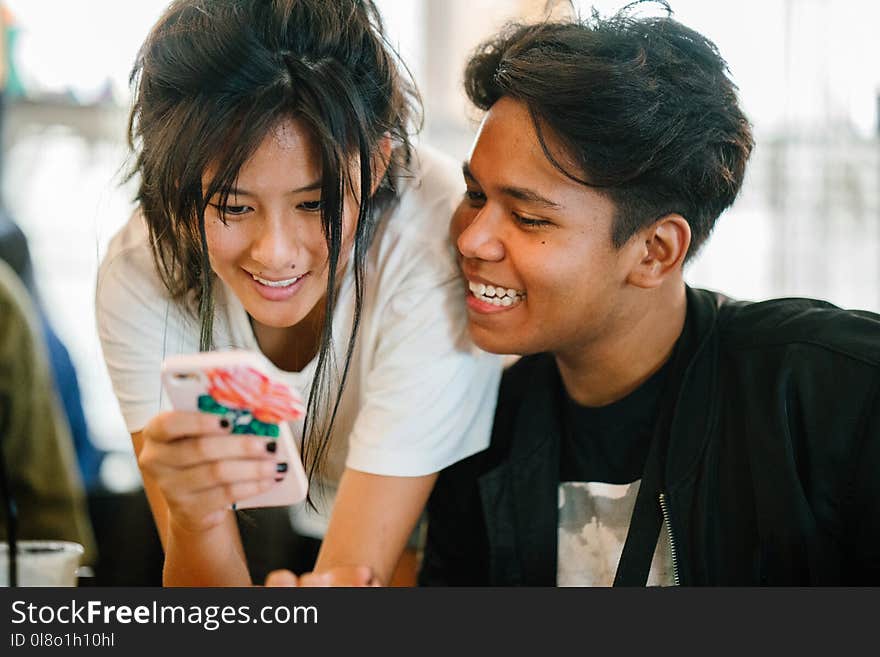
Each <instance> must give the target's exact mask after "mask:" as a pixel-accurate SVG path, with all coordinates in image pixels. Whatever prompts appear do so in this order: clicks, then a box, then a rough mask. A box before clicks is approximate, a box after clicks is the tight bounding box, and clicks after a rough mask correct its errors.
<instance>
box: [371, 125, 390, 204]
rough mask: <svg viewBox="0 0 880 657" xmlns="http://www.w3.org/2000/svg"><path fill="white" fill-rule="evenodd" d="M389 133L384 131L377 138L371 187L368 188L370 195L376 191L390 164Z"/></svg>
mask: <svg viewBox="0 0 880 657" xmlns="http://www.w3.org/2000/svg"><path fill="white" fill-rule="evenodd" d="M391 146H392V144H391V135H390V134H389V133H387V132H386V133H385V134H384V135H382V139H380V140H379V144H378V148H377V149H376V154H375V155H374V156H373V189H371V190H370V196H372V195H373V194H375V193H376V190H377V189H379V185H380V184H382V180H383V179H384V178H385V172H386V171H388V166H389V165H390V164H391Z"/></svg>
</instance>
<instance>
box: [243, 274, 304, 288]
mask: <svg viewBox="0 0 880 657" xmlns="http://www.w3.org/2000/svg"><path fill="white" fill-rule="evenodd" d="M251 276H253V278H254V280H255V281H257V283H260V284H261V285H265V286H266V287H289V286H291V285H293V284H294V283H296V282H297V281H298V280H299V279H301V278H302V277H303V274H301V275H299V276H295V277H293V278H288V279H287V280H284V281H270V280H266V279H265V278H260V277H259V276H257V275H256V274H251Z"/></svg>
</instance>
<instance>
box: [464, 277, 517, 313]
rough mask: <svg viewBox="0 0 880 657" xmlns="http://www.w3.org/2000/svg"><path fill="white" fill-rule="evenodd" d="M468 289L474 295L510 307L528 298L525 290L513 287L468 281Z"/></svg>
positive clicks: (488, 301) (494, 304)
mask: <svg viewBox="0 0 880 657" xmlns="http://www.w3.org/2000/svg"><path fill="white" fill-rule="evenodd" d="M468 289H469V290H470V291H471V294H473V295H474V297H476V298H477V299H479V300H480V301H482V302H484V303H490V304H492V305H493V306H503V307H509V306H512V305H514V304H516V303H519V302H521V301H522V300H523V299H525V298H526V293H525V292H524V291H521V290H516V289H514V288H512V287H501V286H496V285H485V284H483V283H475V282H473V281H468Z"/></svg>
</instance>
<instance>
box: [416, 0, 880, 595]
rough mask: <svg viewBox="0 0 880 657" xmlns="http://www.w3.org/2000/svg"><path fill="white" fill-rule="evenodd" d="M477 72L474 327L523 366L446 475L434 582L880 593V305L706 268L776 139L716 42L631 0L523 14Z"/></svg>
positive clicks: (466, 222)
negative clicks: (752, 121) (745, 186)
mask: <svg viewBox="0 0 880 657" xmlns="http://www.w3.org/2000/svg"><path fill="white" fill-rule="evenodd" d="M666 8H667V10H668V6H666ZM670 13H671V12H670ZM465 86H466V89H467V92H468V95H469V97H470V99H471V100H472V102H473V103H474V104H475V105H476V106H477V107H479V108H480V109H482V110H485V111H486V114H485V117H484V119H483V122H482V125H481V127H480V130H479V133H478V135H477V137H476V141H475V143H474V146H473V150H472V151H471V153H470V156H469V158H468V160H467V163H466V164H465V167H464V179H465V182H466V184H467V193H466V197H465V199H464V200H463V201H462V202H461V204H460V206H459V208H458V210H457V211H456V214H455V216H454V218H453V221H452V225H451V233H452V237H453V239H454V240H455V241H456V244H457V246H458V250H459V253H460V265H461V269H462V272H463V274H464V277H465V278H466V279H467V280H466V284H467V287H468V291H467V293H466V304H467V308H468V318H469V330H470V333H471V336H472V337H473V339H474V341H475V343H476V344H477V345H478V346H480V347H482V348H483V349H486V350H488V351H490V352H495V353H501V354H511V353H512V354H521V355H523V358H522V359H520V360H519V361H518V362H517V363H516V364H515V365H514V366H512V367H511V368H510V369H509V370H507V371H506V372H505V375H504V377H503V382H502V386H501V391H500V393H499V400H498V406H497V411H496V416H495V425H494V429H493V436H492V441H491V445H490V447H489V448H488V449H487V450H486V451H484V452H481V453H479V454H476V455H474V456H472V457H469V458H467V459H465V460H463V461H461V462H460V463H457V464H455V465H453V466H451V467H450V468H448V469H446V470H444V471H443V472H442V473H441V475H440V477H439V480H438V482H437V485H436V487H435V489H434V491H433V493H432V496H431V499H430V501H429V505H428V509H429V521H428V539H427V545H426V549H425V556H424V561H423V568H422V571H421V575H420V580H421V582H422V583H423V584H435V585H437V584H439V585H449V584H462V585H541V586H551V585H561V586H587V585H600V586H608V585H611V584H612V583H613V584H616V585H629V586H632V585H636V586H644V585H646V584H648V585H670V584H683V585H710V584H714V585H764V584H780V585H818V584H836V585H840V584H847V585H864V584H873V585H877V584H880V477H878V476H877V473H878V472H880V317H878V316H877V315H875V314H872V313H869V312H864V311H857V310H842V309H840V308H837V307H835V306H833V305H831V304H829V303H825V302H822V301H815V300H811V299H775V300H770V301H765V302H760V303H746V302H741V301H734V300H732V299H729V298H727V297H725V296H724V295H722V294H718V293H715V292H709V291H706V290H699V289H695V288H691V287H689V286H687V285H686V284H685V283H684V280H683V278H682V268H683V266H684V265H685V263H686V262H687V260H688V259H689V258H691V257H692V256H693V255H694V253H696V251H697V250H698V249H699V247H700V246H701V245H702V244H703V243H704V242H705V241H706V239H707V238H708V236H709V234H710V233H711V231H712V228H713V226H714V225H715V222H716V220H717V219H718V216H719V215H720V214H721V213H722V211H724V210H725V208H727V207H729V206H730V205H731V204H732V203H733V202H734V199H735V198H736V196H737V194H738V192H739V189H740V186H741V184H742V181H743V176H744V174H745V168H746V162H747V160H748V158H749V155H750V153H751V150H752V146H753V140H752V134H751V128H750V125H749V122H748V120H747V118H746V117H745V115H744V114H743V112H742V111H741V109H740V107H739V101H738V98H737V93H736V88H735V86H734V85H733V83H732V82H731V80H730V78H729V77H728V72H727V67H726V64H725V62H724V60H723V59H722V58H721V56H720V54H719V53H718V51H717V49H716V47H715V46H714V44H712V43H711V42H710V41H709V40H708V39H706V38H705V37H704V36H702V35H700V34H698V33H697V32H695V31H693V30H691V29H689V28H687V27H685V26H684V25H682V24H680V23H678V22H676V21H675V20H673V19H672V18H671V17H668V16H667V17H665V18H639V17H635V16H633V15H632V12H631V11H628V10H627V9H624V10H622V11H621V12H620V13H619V14H617V15H615V16H613V17H611V18H607V19H603V18H601V17H599V16H593V17H592V18H590V19H575V20H571V21H567V22H558V23H556V22H547V23H543V24H538V25H522V26H514V27H512V28H510V29H509V30H508V31H505V32H503V33H501V34H499V35H497V36H496V37H494V38H492V39H490V40H488V41H487V42H486V43H484V44H483V45H482V46H481V47H480V48H479V49H478V50H477V52H476V54H475V55H474V56H473V57H472V59H471V60H470V62H469V64H468V66H467V72H466V75H465ZM748 259H749V256H748V254H745V253H744V254H742V260H743V264H744V265H745V264H746V263H747V262H748Z"/></svg>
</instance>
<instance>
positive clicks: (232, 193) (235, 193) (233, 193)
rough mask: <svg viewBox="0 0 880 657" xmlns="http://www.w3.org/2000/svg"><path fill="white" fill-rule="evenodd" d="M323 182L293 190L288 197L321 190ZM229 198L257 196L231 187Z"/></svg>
mask: <svg viewBox="0 0 880 657" xmlns="http://www.w3.org/2000/svg"><path fill="white" fill-rule="evenodd" d="M322 182H323V181H321V180H316V181H315V182H312V183H309V184H308V185H304V186H302V187H298V188H297V189H291V190H290V191H289V192H287V194H288V195H292V194H301V193H303V192H313V191H315V190H316V189H321V185H322ZM228 194H229V196H257V194H255V193H254V192H251V191H248V190H246V189H242V188H241V187H230V188H229V192H228Z"/></svg>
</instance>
